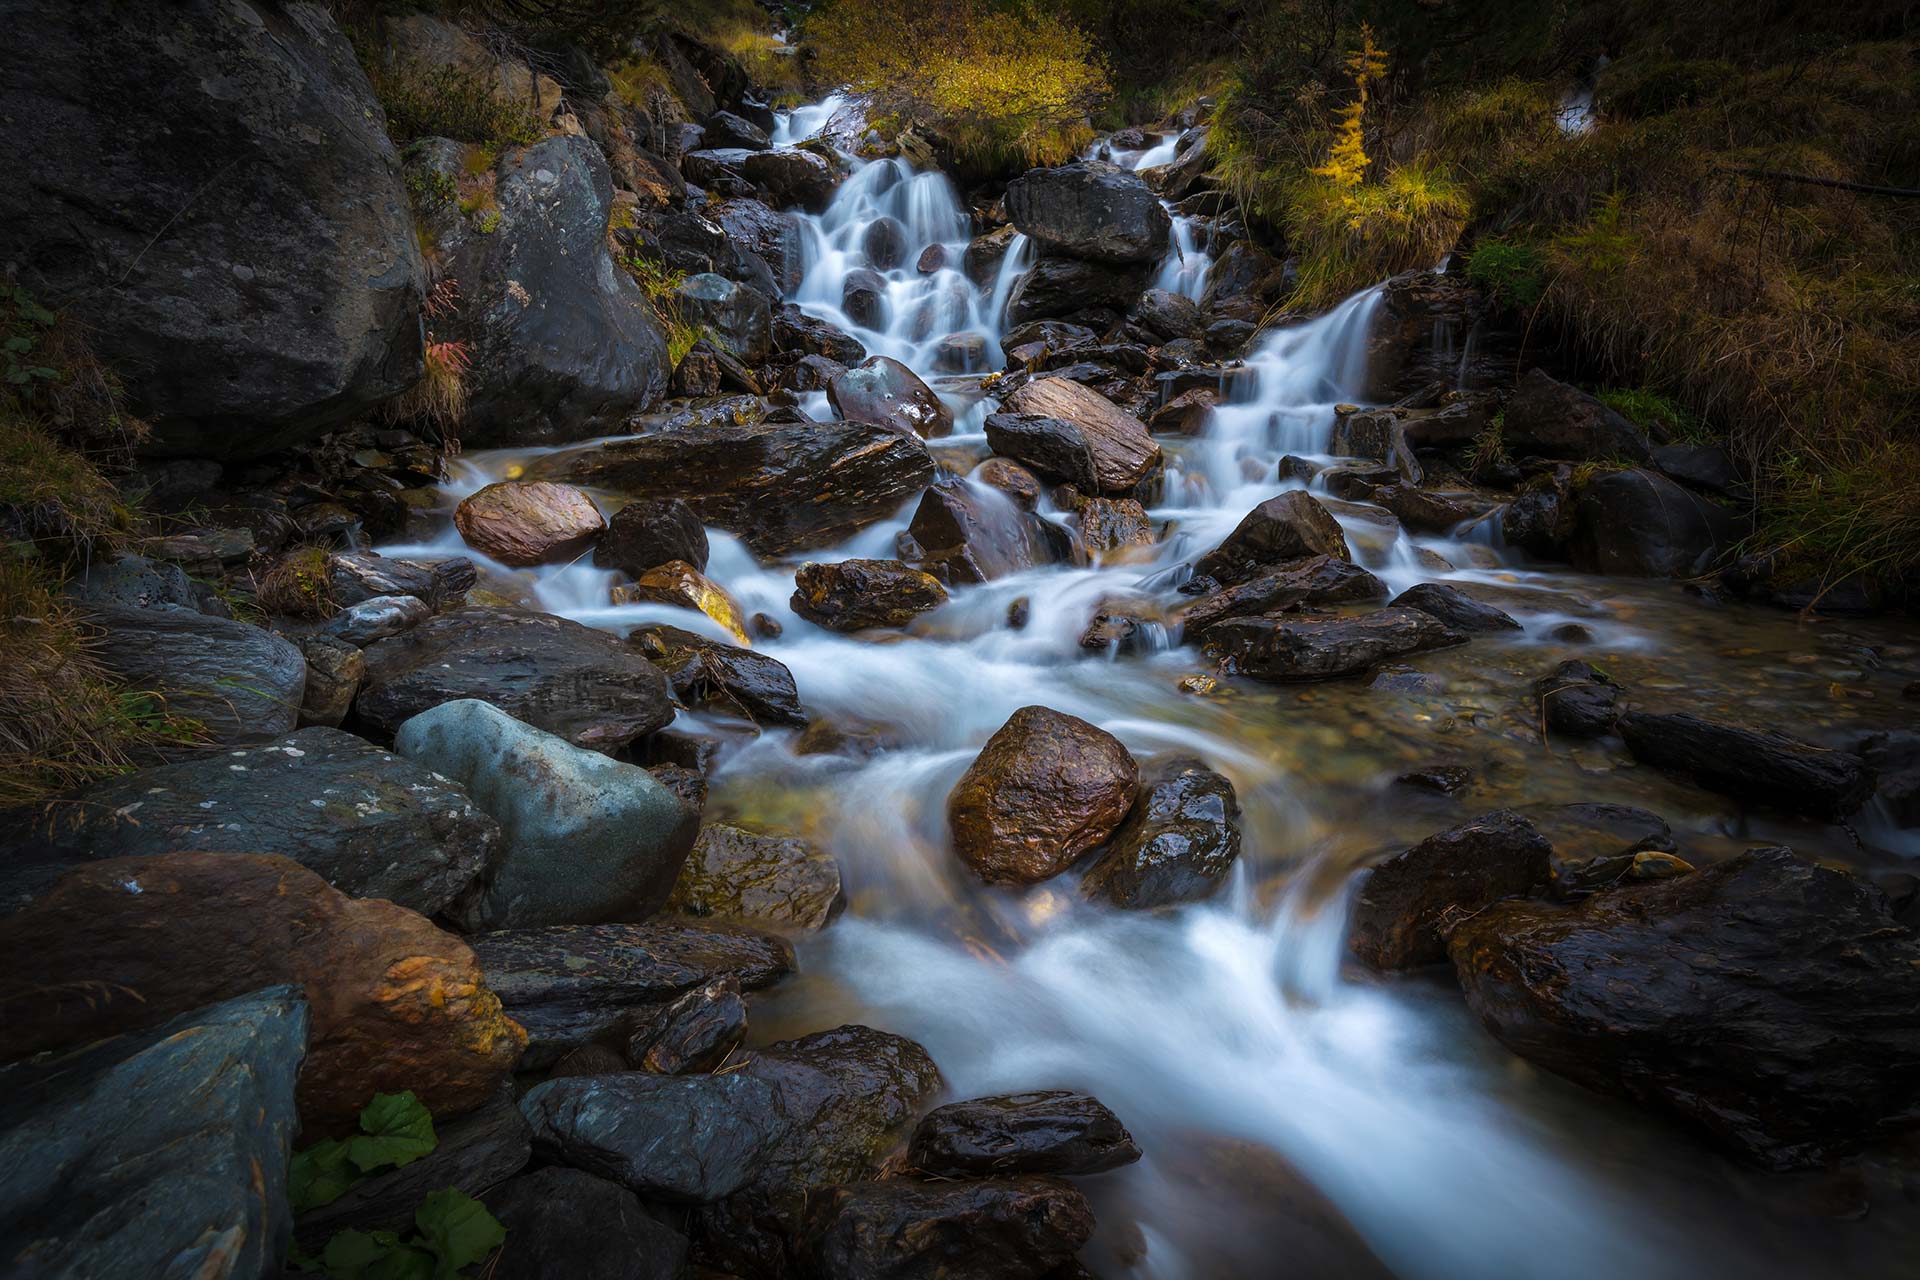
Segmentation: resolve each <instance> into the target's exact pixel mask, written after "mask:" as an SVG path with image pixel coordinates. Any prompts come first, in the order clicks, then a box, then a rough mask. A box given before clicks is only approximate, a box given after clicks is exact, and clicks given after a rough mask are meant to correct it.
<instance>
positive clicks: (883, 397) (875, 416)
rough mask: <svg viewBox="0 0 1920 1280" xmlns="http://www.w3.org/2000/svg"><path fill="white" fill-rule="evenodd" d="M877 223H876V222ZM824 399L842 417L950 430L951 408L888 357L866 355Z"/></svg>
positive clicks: (918, 430)
mask: <svg viewBox="0 0 1920 1280" xmlns="http://www.w3.org/2000/svg"><path fill="white" fill-rule="evenodd" d="M876 225H877V224H876ZM827 399H828V400H829V401H830V402H831V403H832V404H833V407H834V410H835V411H836V412H838V413H839V414H840V416H841V417H843V418H852V419H854V420H855V421H857V422H877V423H880V424H881V425H883V426H889V427H897V428H899V429H901V430H903V431H911V432H913V433H914V434H915V435H920V436H927V437H933V436H943V435H946V434H947V433H948V432H949V431H951V430H953V410H951V409H949V408H947V406H946V405H945V404H944V403H942V402H941V399H940V397H939V396H937V395H935V394H934V393H933V388H931V387H929V386H928V385H927V384H926V383H924V382H922V381H920V378H919V375H917V374H915V373H914V371H913V370H911V369H909V368H907V366H905V365H903V364H901V363H900V362H899V361H898V360H894V359H891V358H889V357H887V356H868V357H867V358H866V359H865V360H864V361H862V362H861V363H860V364H859V365H858V366H857V367H855V368H852V369H848V370H847V371H845V372H844V373H841V374H837V375H836V376H835V377H834V379H833V381H831V382H829V383H828V384H827Z"/></svg>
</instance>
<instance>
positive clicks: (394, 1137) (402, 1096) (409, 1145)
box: [347, 1090, 439, 1173]
mask: <svg viewBox="0 0 1920 1280" xmlns="http://www.w3.org/2000/svg"><path fill="white" fill-rule="evenodd" d="M360 1129H361V1131H362V1135H363V1136H360V1137H355V1138H349V1139H347V1151H348V1155H349V1158H350V1159H352V1161H353V1165H354V1167H355V1168H356V1169H358V1170H360V1172H362V1173H371V1172H373V1171H374V1170H375V1169H384V1168H387V1167H389V1166H391V1167H392V1168H395V1169H398V1168H400V1167H401V1166H402V1165H408V1164H412V1163H413V1162H414V1161H415V1160H418V1159H419V1158H420V1157H421V1156H424V1155H426V1154H427V1153H428V1152H429V1151H432V1150H433V1149H434V1147H435V1146H437V1145H439V1139H438V1138H436V1137H434V1133H433V1116H432V1115H430V1114H429V1113H428V1111H427V1109H426V1107H425V1106H423V1105H422V1104H421V1102H420V1099H418V1098H416V1097H414V1096H413V1091H412V1090H408V1091H407V1092H405V1093H376V1094H374V1095H373V1101H372V1102H369V1103H368V1104H367V1106H366V1109H365V1110H363V1111H362V1112H361V1113H360Z"/></svg>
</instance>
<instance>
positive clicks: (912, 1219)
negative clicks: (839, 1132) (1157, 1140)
mask: <svg viewBox="0 0 1920 1280" xmlns="http://www.w3.org/2000/svg"><path fill="white" fill-rule="evenodd" d="M1092 1235H1093V1210H1092V1208H1091V1207H1090V1206H1089V1205H1088V1204H1087V1201H1086V1198H1085V1197H1084V1196H1082V1195H1081V1194H1080V1193H1079V1192H1078V1191H1076V1190H1075V1189H1074V1188H1073V1185H1072V1184H1071V1183H1067V1182H1063V1181H1061V1180H1060V1179H1058V1178H1046V1177H1024V1178H994V1179H990V1180H987V1181H982V1182H963V1183H924V1182H910V1181H907V1180H905V1179H898V1178H895V1179H888V1180H886V1181H883V1182H856V1183H852V1184H850V1185H846V1186H838V1187H829V1188H827V1189H826V1190H823V1191H820V1192H817V1193H815V1194H814V1195H813V1196H812V1197H810V1198H809V1200H808V1203H807V1215H806V1245H805V1248H806V1251H807V1253H808V1255H809V1265H810V1272H809V1273H810V1274H812V1275H817V1276H820V1277H822V1278H823V1280H855V1278H856V1277H866V1276H940V1277H943V1278H944V1280H1033V1278H1037V1277H1041V1276H1052V1275H1057V1274H1059V1272H1058V1268H1061V1267H1064V1266H1070V1265H1072V1260H1073V1255H1074V1253H1075V1252H1076V1251H1078V1249H1079V1248H1080V1246H1081V1245H1083V1244H1085V1243H1086V1242H1087V1241H1088V1240H1089V1239H1090V1238H1091V1237H1092Z"/></svg>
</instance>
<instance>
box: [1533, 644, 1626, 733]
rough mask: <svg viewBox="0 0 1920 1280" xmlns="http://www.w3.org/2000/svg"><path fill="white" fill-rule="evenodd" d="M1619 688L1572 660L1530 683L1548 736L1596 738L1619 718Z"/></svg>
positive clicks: (1609, 729) (1578, 661)
mask: <svg viewBox="0 0 1920 1280" xmlns="http://www.w3.org/2000/svg"><path fill="white" fill-rule="evenodd" d="M1620 694H1621V689H1620V686H1619V685H1617V684H1615V683H1614V682H1613V681H1612V680H1610V679H1608V678H1607V677H1606V676H1604V675H1602V674H1601V673H1600V672H1598V671H1595V670H1594V669H1593V668H1592V667H1591V666H1589V665H1588V664H1587V663H1584V662H1581V661H1580V660H1578V659H1571V660H1569V661H1566V662H1563V663H1561V664H1560V665H1559V666H1557V667H1555V668H1554V669H1553V670H1552V671H1551V672H1549V673H1548V674H1546V675H1544V676H1542V677H1540V678H1539V679H1538V680H1536V681H1534V682H1533V699H1534V705H1535V707H1536V709H1537V711H1538V713H1539V721H1540V723H1541V725H1543V726H1544V727H1545V730H1546V732H1547V733H1548V734H1549V735H1552V734H1556V733H1557V734H1561V735H1562V736H1564V737H1569V738H1597V737H1600V736H1601V735H1602V734H1607V733H1612V732H1613V724H1614V721H1616V720H1618V719H1619V718H1620Z"/></svg>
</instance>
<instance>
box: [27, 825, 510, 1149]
mask: <svg viewBox="0 0 1920 1280" xmlns="http://www.w3.org/2000/svg"><path fill="white" fill-rule="evenodd" d="M0 973H4V974H6V975H7V976H6V978H5V979H3V980H0V999H4V1003H5V1008H6V1011H7V1012H6V1018H5V1020H4V1022H0V1060H8V1061H11V1060H13V1059H16V1058H20V1057H23V1056H25V1055H27V1054H31V1053H37V1052H39V1051H40V1050H43V1049H51V1048H58V1047H62V1046H66V1045H74V1044H80V1043H84V1042H86V1041H90V1040H95V1039H98V1038H100V1037H102V1036H107V1035H116V1034H119V1033H121V1032H125V1031H133V1030H138V1029H139V1028H142V1027H147V1026H152V1025H154V1024H156V1023H159V1022H162V1021H164V1020H166V1019H167V1018H168V1017H170V1016H172V1015H174V1014H176V1013H180V1012H182V1011H185V1010H188V1009H197V1008H199V1007H201V1006H203V1005H207V1004H211V1003H213V1002H215V1001H219V1000H225V999H229V998H231V997H233V996H237V995H240V994H243V993H245V992H248V991H254V990H257V989H258V988H260V987H264V986H270V985H272V984H274V983H279V982H295V983H301V984H304V986H305V988H306V995H307V1003H308V1006H309V1009H310V1012H311V1025H310V1031H309V1042H308V1049H307V1057H306V1061H305V1062H304V1063H303V1064H302V1066H301V1068H300V1083H299V1094H298V1098H299V1105H300V1114H301V1119H302V1121H303V1123H304V1125H305V1126H306V1127H307V1129H308V1131H309V1133H310V1134H312V1135H315V1136H318V1135H323V1134H326V1133H333V1132H339V1131H342V1130H344V1129H347V1128H348V1127H350V1126H351V1125H352V1124H353V1123H354V1121H355V1118H356V1117H357V1116H358V1115H359V1114H360V1109H361V1108H362V1107H364V1106H366V1104H367V1103H368V1102H369V1101H370V1100H371V1099H372V1097H373V1095H374V1094H375V1093H382V1092H384V1093H398V1092H400V1091H402V1090H405V1089H411V1090H412V1091H413V1092H414V1093H415V1094H417V1095H418V1096H419V1098H420V1100H421V1101H422V1102H424V1103H425V1104H426V1105H427V1108H428V1109H429V1110H430V1111H432V1112H433V1114H434V1117H435V1118H436V1119H439V1118H442V1117H447V1116H453V1115H458V1114H460V1113H461V1112H464V1111H469V1110H471V1109H473V1108H475V1107H478V1106H480V1105H481V1104H483V1103H485V1102H486V1101H487V1100H488V1099H489V1098H491V1097H492V1096H493V1093H494V1090H495V1088H496V1087H497V1086H498V1085H499V1083H500V1081H501V1080H502V1078H503V1077H504V1076H505V1075H506V1073H507V1072H508V1071H509V1070H511V1069H512V1067H513V1064H514V1063H515V1061H516V1060H518V1058H519V1057H520V1051H521V1049H522V1048H523V1047H524V1046H525V1045H526V1042H527V1035H526V1032H525V1031H523V1030H522V1029H521V1028H520V1026H519V1025H518V1024H517V1023H515V1022H513V1021H511V1020H510V1019H508V1018H507V1017H506V1015H505V1014H504V1013H503V1012H502V1011H501V1007H500V999H499V997H498V996H496V995H495V994H494V993H493V992H492V991H490V990H488V988H487V985H486V980H485V978H483V977H482V975H481V972H480V967H479V965H478V963H477V962H476V961H475V959H474V954H473V952H472V951H471V950H469V949H468V947H467V944H466V943H464V942H462V941H461V940H460V939H458V938H456V937H454V936H453V935H452V934H450V933H447V932H445V931H443V930H441V929H439V928H436V927H435V926H434V925H433V924H432V923H431V922H430V921H428V920H427V919H426V917H424V916H421V915H418V914H416V913H415V912H412V911H408V910H407V909H406V908H404V907H399V906H395V905H394V904H393V903H391V902H388V901H386V900H384V899H380V898H349V897H347V896H346V895H345V894H343V893H340V892H339V891H337V890H335V889H333V888H332V887H330V886H329V885H328V884H327V882H326V881H324V880H322V879H321V878H320V877H319V876H317V875H315V874H314V873H313V872H311V871H308V870H307V869H306V868H304V867H302V866H300V865H299V864H298V863H295V862H291V861H289V860H288V859H286V858H278V857H267V856H259V855H253V854H233V853H174V854H166V855H164V856H161V857H151V858H110V859H107V860H105V861H102V862H96V863H91V864H89V865H87V866H84V867H81V868H79V869H77V870H75V871H74V872H72V873H71V874H69V875H67V876H65V877H63V878H62V879H61V880H60V882H59V883H58V884H57V885H55V886H54V888H53V890H52V891H51V892H50V893H48V894H47V895H46V896H45V897H43V898H41V899H40V900H38V901H36V902H35V903H34V904H33V905H32V906H30V907H27V908H26V909H25V910H23V911H21V912H19V913H18V914H16V915H13V916H11V917H8V918H7V919H6V920H4V921H0ZM49 974H58V975H59V977H60V981H59V983H57V984H50V983H49V982H48V981H47V975H49Z"/></svg>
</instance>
